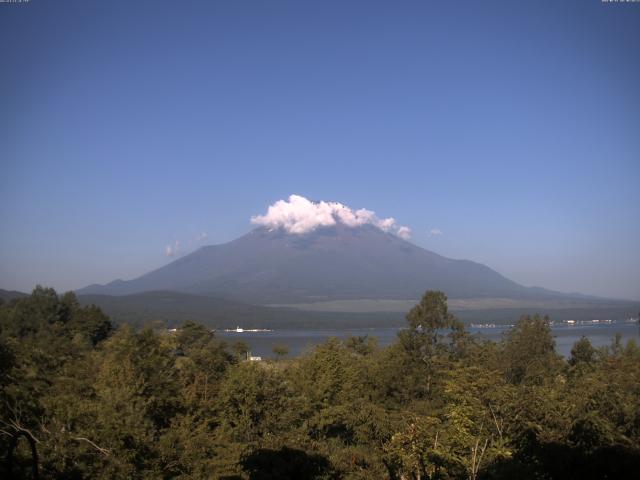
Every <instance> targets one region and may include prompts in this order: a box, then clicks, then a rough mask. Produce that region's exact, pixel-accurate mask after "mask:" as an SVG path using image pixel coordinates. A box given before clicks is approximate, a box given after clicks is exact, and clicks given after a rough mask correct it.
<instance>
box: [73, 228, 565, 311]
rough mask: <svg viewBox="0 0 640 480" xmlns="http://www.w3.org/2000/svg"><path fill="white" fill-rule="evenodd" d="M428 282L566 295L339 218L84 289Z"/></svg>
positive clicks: (293, 296) (403, 292)
mask: <svg viewBox="0 0 640 480" xmlns="http://www.w3.org/2000/svg"><path fill="white" fill-rule="evenodd" d="M428 289H440V290H443V291H445V292H446V293H447V295H449V296H450V297H451V298H471V297H476V298H477V297H500V298H557V297H559V296H563V294H559V293H555V292H551V291H548V290H544V289H540V288H526V287H523V286H521V285H519V284H517V283H515V282H513V281H511V280H509V279H507V278H505V277H504V276H502V275H500V274H499V273H497V272H496V271H494V270H492V269H490V268H489V267H487V266H485V265H482V264H479V263H475V262H471V261H468V260H452V259H449V258H445V257H442V256H440V255H437V254H435V253H433V252H430V251H428V250H425V249H423V248H420V247H418V246H416V245H413V244H411V243H409V242H407V241H405V240H402V239H400V238H398V237H397V236H395V235H391V234H389V233H385V232H383V231H382V230H380V229H379V228H376V227H374V226H371V225H364V226H361V227H356V228H353V227H347V226H344V225H336V226H333V227H328V228H320V229H317V230H315V231H313V232H311V233H307V234H304V235H294V234H287V233H285V232H283V231H282V230H268V229H265V228H257V229H255V230H253V231H251V232H249V233H248V234H246V235H244V236H242V237H240V238H238V239H236V240H234V241H231V242H229V243H225V244H222V245H214V246H208V247H202V248H200V249H199V250H197V251H195V252H193V253H191V254H189V255H186V256H184V257H182V258H179V259H178V260H175V261H174V262H172V263H170V264H168V265H166V266H164V267H162V268H159V269H157V270H154V271H152V272H149V273H147V274H145V275H142V276H141V277H138V278H136V279H134V280H130V281H122V280H117V281H115V282H112V283H110V284H107V285H104V286H99V285H91V286H89V287H86V288H84V289H82V290H79V291H78V293H79V294H106V295H128V294H133V293H139V292H146V291H153V290H171V291H178V292H184V293H191V294H196V295H211V296H217V297H222V298H227V299H235V300H239V301H242V302H248V303H258V304H269V303H297V302H314V301H326V300H348V299H363V298H386V299H416V298H420V296H421V295H422V293H424V291H425V290H428Z"/></svg>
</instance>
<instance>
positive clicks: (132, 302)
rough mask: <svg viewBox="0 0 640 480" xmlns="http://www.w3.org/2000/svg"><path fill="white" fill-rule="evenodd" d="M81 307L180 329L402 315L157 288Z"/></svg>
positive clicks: (383, 319)
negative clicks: (271, 303) (193, 323)
mask: <svg viewBox="0 0 640 480" xmlns="http://www.w3.org/2000/svg"><path fill="white" fill-rule="evenodd" d="M78 300H79V302H80V303H81V304H83V305H97V306H98V307H100V308H101V309H102V310H103V311H104V312H105V313H106V314H107V315H109V317H110V318H111V320H113V321H115V322H117V323H127V324H130V325H135V326H143V325H149V324H151V325H152V324H155V323H160V324H162V325H166V326H168V327H178V326H180V325H182V323H183V322H184V321H185V320H194V321H197V322H200V323H203V324H205V325H208V326H210V327H212V328H235V327H237V326H242V327H243V328H278V329H282V328H293V327H296V328H299V327H300V326H301V325H306V326H313V327H314V328H339V327H344V326H345V325H349V326H350V327H351V328H355V327H365V326H366V327H374V326H386V327H389V326H402V325H404V313H400V312H376V313H348V312H307V311H301V310H295V309H292V308H274V307H265V306H261V305H249V304H245V303H241V302H234V301H232V300H225V299H221V298H215V297H204V296H198V295H191V294H188V293H180V292H167V291H153V292H144V293H135V294H132V295H122V296H111V295H78Z"/></svg>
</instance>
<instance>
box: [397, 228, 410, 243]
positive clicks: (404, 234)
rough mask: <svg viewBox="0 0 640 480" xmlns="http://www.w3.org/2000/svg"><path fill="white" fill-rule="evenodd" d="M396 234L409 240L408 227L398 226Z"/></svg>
mask: <svg viewBox="0 0 640 480" xmlns="http://www.w3.org/2000/svg"><path fill="white" fill-rule="evenodd" d="M398 236H399V237H400V238H403V239H405V240H409V239H410V238H411V229H410V228H409V227H400V228H399V229H398Z"/></svg>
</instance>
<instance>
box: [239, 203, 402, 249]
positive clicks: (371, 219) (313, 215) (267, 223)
mask: <svg viewBox="0 0 640 480" xmlns="http://www.w3.org/2000/svg"><path fill="white" fill-rule="evenodd" d="M251 223H253V224H254V225H260V226H263V227H266V228H269V229H273V230H275V229H283V230H285V231H286V232H287V233H291V234H295V235H303V234H305V233H309V232H312V231H314V230H315V229H317V228H320V227H331V226H334V225H336V224H342V225H346V226H347V227H351V228H354V227H360V226H363V225H373V226H375V227H377V228H379V229H380V230H382V231H384V232H393V233H395V234H397V235H399V236H401V237H402V238H404V239H405V240H406V239H408V238H409V235H410V232H411V230H410V229H409V228H408V227H404V226H399V225H397V224H396V221H395V219H394V218H393V217H389V218H378V217H377V216H376V214H375V212H373V211H371V210H367V209H365V208H361V209H359V210H353V209H351V208H350V207H348V206H346V205H344V204H342V203H339V202H325V201H320V202H313V201H311V200H309V199H307V198H305V197H303V196H301V195H290V196H289V199H288V200H278V201H277V202H275V203H274V204H273V205H270V206H269V208H268V209H267V213H266V214H264V215H255V216H253V217H251Z"/></svg>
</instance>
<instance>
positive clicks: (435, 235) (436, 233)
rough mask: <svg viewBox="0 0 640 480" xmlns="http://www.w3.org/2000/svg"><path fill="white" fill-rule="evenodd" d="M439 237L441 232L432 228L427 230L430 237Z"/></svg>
mask: <svg viewBox="0 0 640 480" xmlns="http://www.w3.org/2000/svg"><path fill="white" fill-rule="evenodd" d="M439 235H442V230H440V229H439V228H432V229H431V230H429V236H430V237H437V236H439Z"/></svg>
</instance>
